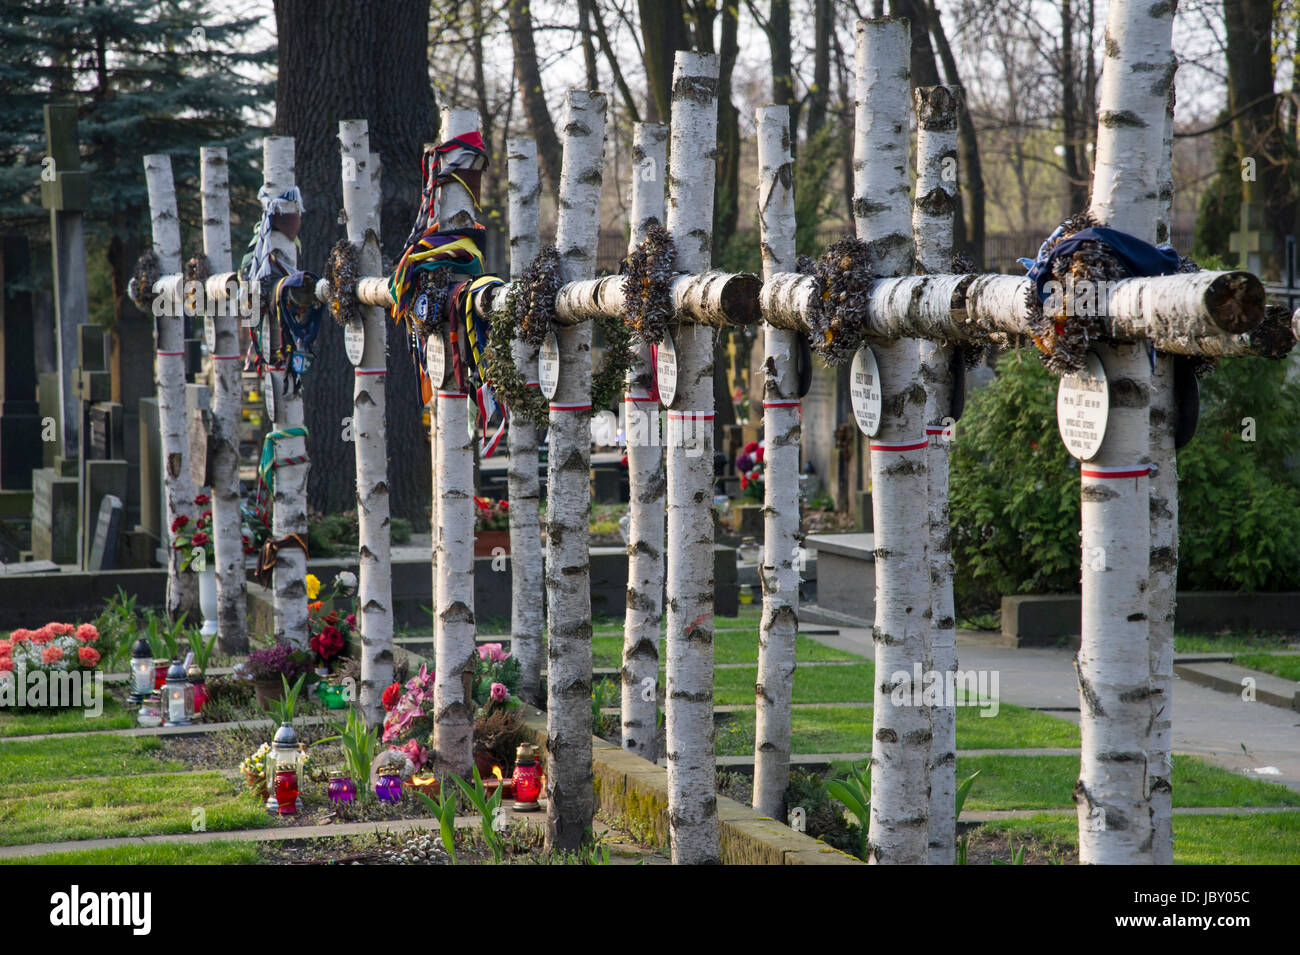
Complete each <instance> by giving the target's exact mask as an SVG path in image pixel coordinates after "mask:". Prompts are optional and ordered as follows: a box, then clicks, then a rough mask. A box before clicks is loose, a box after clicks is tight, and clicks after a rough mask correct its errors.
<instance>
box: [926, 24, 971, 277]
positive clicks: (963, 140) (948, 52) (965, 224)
mask: <svg viewBox="0 0 1300 955" xmlns="http://www.w3.org/2000/svg"><path fill="white" fill-rule="evenodd" d="M928 2H929V4H930V9H929V15H928V16H927V18H926V19H927V20H928V21H929V25H930V35H931V37H933V39H934V46H935V49H936V50H937V51H938V53H939V60H940V61H941V62H942V63H943V74H944V76H945V77H946V78H947V80H948V85H949V86H954V87H960V86H961V74H960V73H959V72H958V70H957V58H956V57H954V56H953V55H952V48H951V47H949V46H948V35H947V34H946V33H944V30H943V20H941V19H940V17H939V11H938V10H937V9H936V8H935V6H934V3H933V0H928ZM957 139H958V142H959V143H960V144H961V168H962V169H963V170H964V171H965V173H966V181H965V187H964V189H963V192H965V194H966V195H967V196H968V197H969V199H970V214H969V215H967V214H966V213H965V211H964V210H963V207H962V206H961V204H960V203H959V204H958V205H957V207H956V208H955V209H954V210H953V213H954V221H953V229H954V244H955V245H956V246H957V248H958V249H959V250H961V251H964V252H966V253H967V254H968V255H970V257H971V260H972V261H973V262H974V263H975V267H976V268H977V269H979V268H983V267H984V172H983V169H982V167H981V165H980V145H979V137H978V135H977V134H976V131H975V121H974V120H973V119H972V118H971V115H970V111H969V110H965V109H963V110H959V111H958V116H957Z"/></svg>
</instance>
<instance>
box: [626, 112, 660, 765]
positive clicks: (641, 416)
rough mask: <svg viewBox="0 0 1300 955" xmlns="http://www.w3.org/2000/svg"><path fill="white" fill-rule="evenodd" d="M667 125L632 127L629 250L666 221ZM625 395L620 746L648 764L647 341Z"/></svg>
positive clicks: (650, 544)
mask: <svg viewBox="0 0 1300 955" xmlns="http://www.w3.org/2000/svg"><path fill="white" fill-rule="evenodd" d="M667 168H668V127H667V126H662V125H659V124H657V123H656V124H652V123H638V124H637V125H636V126H635V127H634V128H633V131H632V211H631V220H632V230H631V237H630V238H629V240H628V246H629V251H630V250H631V249H635V248H636V247H637V246H638V245H640V244H641V242H642V241H643V240H644V239H645V236H646V230H647V229H648V228H649V226H650V224H651V222H659V223H662V222H663V221H664V172H665V170H666V169H667ZM634 347H635V350H636V359H635V361H634V362H633V363H632V366H631V367H630V368H628V371H627V393H626V394H625V396H624V399H623V409H624V411H623V420H624V430H625V432H626V434H627V478H628V507H627V513H628V541H627V609H626V612H625V614H624V618H623V671H622V681H623V686H622V689H623V693H622V720H623V748H624V749H626V750H628V751H629V752H632V753H636V754H637V755H638V756H641V757H642V758H644V759H648V760H650V761H651V762H654V761H655V760H656V759H657V758H658V753H657V752H656V745H655V744H656V740H657V737H658V734H659V724H658V713H659V627H660V624H662V622H663V610H664V608H663V593H664V494H665V489H666V486H665V483H664V450H663V445H662V443H661V442H660V414H659V402H658V399H657V398H656V397H654V396H653V395H652V394H651V386H652V384H653V382H654V368H653V366H652V365H651V362H650V346H649V345H635V346H634Z"/></svg>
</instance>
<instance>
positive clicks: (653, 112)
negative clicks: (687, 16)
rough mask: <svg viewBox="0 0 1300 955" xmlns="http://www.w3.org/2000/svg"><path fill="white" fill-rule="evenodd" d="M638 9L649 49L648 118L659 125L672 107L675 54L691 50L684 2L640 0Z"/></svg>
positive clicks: (642, 32)
mask: <svg viewBox="0 0 1300 955" xmlns="http://www.w3.org/2000/svg"><path fill="white" fill-rule="evenodd" d="M636 6H637V12H638V14H639V17H638V19H639V20H640V23H641V38H642V45H643V47H644V48H645V75H646V86H647V87H648V89H649V96H648V97H647V100H648V104H647V105H648V109H647V110H646V112H647V114H648V115H647V118H648V119H649V120H650V121H651V122H653V123H659V122H663V120H664V119H665V117H667V116H668V115H669V112H670V111H671V108H672V90H673V55H674V53H675V52H676V51H678V50H684V49H686V48H687V42H686V41H687V37H686V24H685V22H684V21H683V19H682V0H637V4H636Z"/></svg>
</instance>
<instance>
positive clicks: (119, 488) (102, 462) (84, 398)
mask: <svg viewBox="0 0 1300 955" xmlns="http://www.w3.org/2000/svg"><path fill="white" fill-rule="evenodd" d="M77 358H78V361H77V374H76V377H75V379H74V385H73V388H74V393H75V394H76V396H77V398H78V399H79V400H80V402H81V406H80V407H81V415H80V419H81V420H80V422H79V425H80V427H79V428H78V434H80V435H81V441H82V445H81V448H80V455H79V459H80V461H81V468H80V471H81V496H80V502H79V506H78V522H79V534H78V541H79V552H80V553H81V565H82V566H83V567H87V568H89V566H90V563H89V561H90V548H91V543H92V539H91V535H92V533H93V527H92V523H93V521H94V519H95V513H96V508H97V506H98V502H99V501H100V500H102V499H103V498H104V496H105V495H111V496H112V497H114V498H115V499H116V500H117V501H118V504H119V506H120V504H121V501H122V500H123V499H124V498H125V497H126V488H127V483H126V476H127V463H126V460H125V458H123V457H122V456H121V455H122V450H123V444H124V441H123V437H124V431H123V422H122V406H121V405H118V404H114V403H113V402H112V401H111V400H110V399H111V398H112V395H113V390H112V374H111V373H110V372H109V370H108V337H107V335H106V334H105V332H104V329H102V328H101V327H99V326H98V325H82V326H81V327H80V328H78V329H77Z"/></svg>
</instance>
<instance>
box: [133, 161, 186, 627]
mask: <svg viewBox="0 0 1300 955" xmlns="http://www.w3.org/2000/svg"><path fill="white" fill-rule="evenodd" d="M144 175H145V182H146V185H147V187H148V190H149V216H150V222H151V225H152V227H153V251H154V255H156V256H157V257H158V265H159V268H160V269H161V271H162V274H163V275H176V274H178V273H179V272H180V270H181V223H180V219H179V218H178V217H177V215H176V186H175V184H174V182H173V180H172V161H171V157H170V156H165V155H149V156H145V157H144ZM153 308H154V317H155V325H154V344H155V348H156V350H157V358H156V363H155V376H156V387H157V394H158V424H159V430H160V431H161V449H162V483H163V498H164V500H165V513H166V519H167V527H166V528H164V530H163V541H162V546H163V548H164V549H165V550H166V551H167V613H168V616H170V617H171V618H173V619H176V618H177V617H179V616H180V615H181V614H182V613H185V612H186V611H192V610H193V608H194V607H195V606H196V605H197V597H198V575H197V574H194V573H185V572H184V571H182V570H181V560H182V559H183V558H184V557H185V555H184V554H183V553H182V552H181V551H178V550H176V549H175V548H174V547H172V545H171V536H170V531H171V528H172V526H173V525H174V524H175V522H176V519H177V518H179V517H185V518H188V519H189V521H190V523H193V521H194V518H195V508H194V495H195V489H194V483H193V482H192V481H191V480H190V470H189V465H188V463H187V461H186V457H187V456H188V454H189V448H188V436H187V433H186V420H185V342H184V337H185V333H184V326H183V323H182V319H181V303H180V301H179V300H174V299H173V298H172V297H171V296H168V295H159V296H157V297H156V298H154V302H153Z"/></svg>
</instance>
